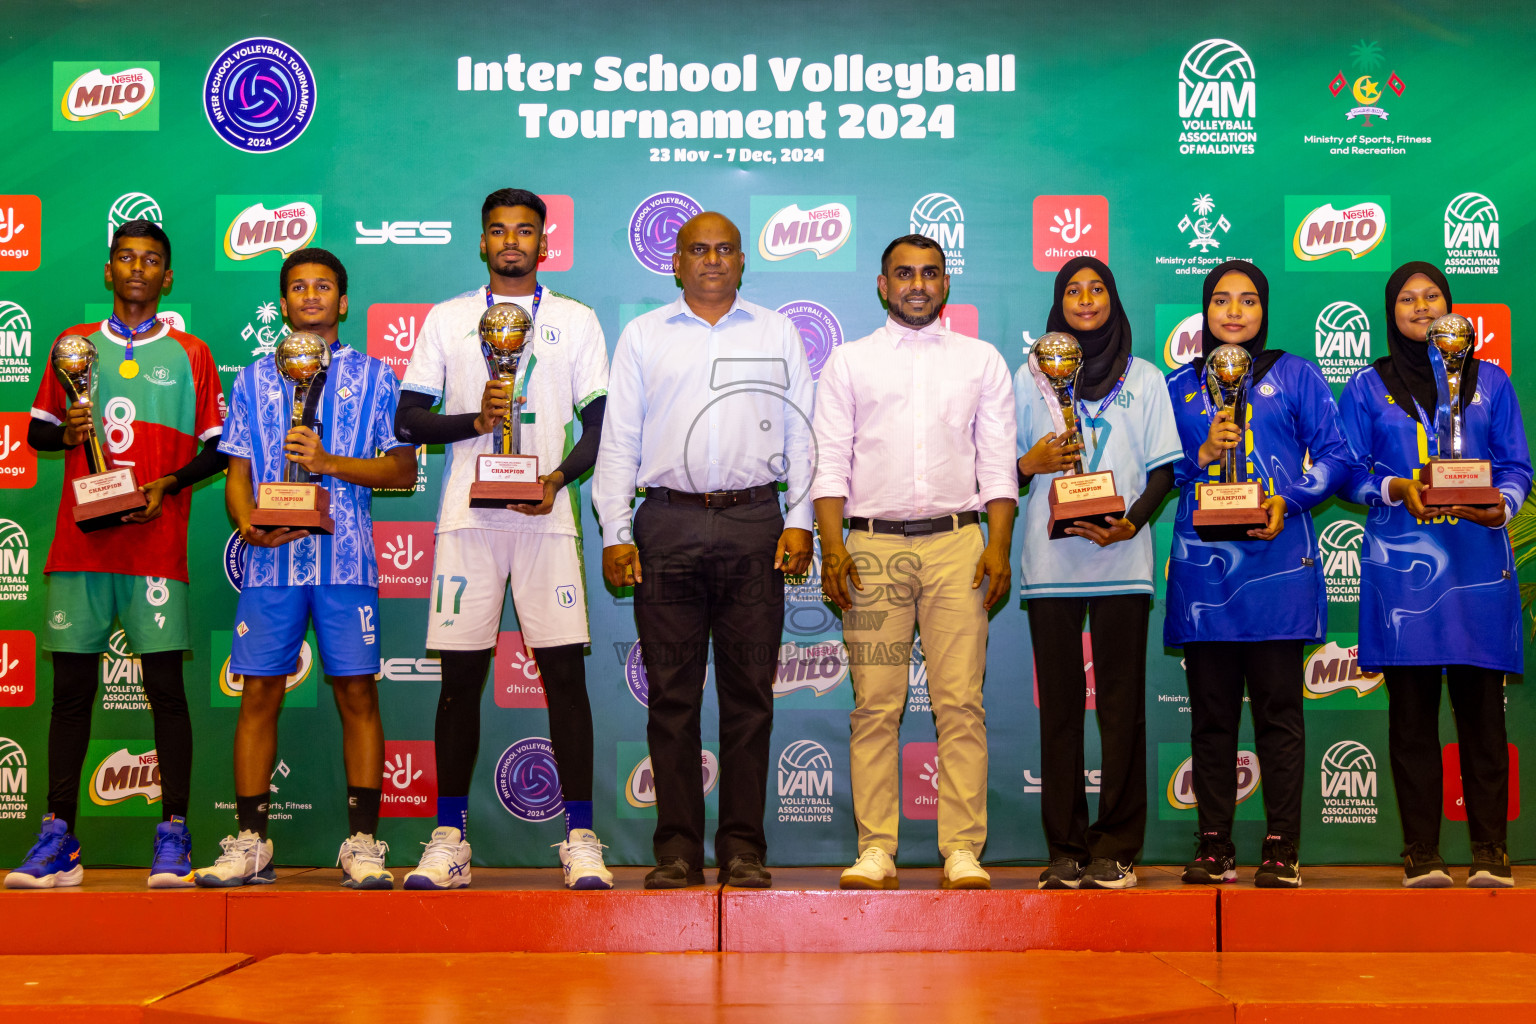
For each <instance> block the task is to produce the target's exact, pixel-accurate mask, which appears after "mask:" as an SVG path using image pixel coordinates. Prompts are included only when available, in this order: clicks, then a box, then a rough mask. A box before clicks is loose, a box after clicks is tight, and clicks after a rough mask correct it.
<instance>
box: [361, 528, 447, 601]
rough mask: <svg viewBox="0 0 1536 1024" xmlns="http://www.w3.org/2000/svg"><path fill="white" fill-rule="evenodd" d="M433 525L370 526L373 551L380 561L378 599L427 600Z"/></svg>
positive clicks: (432, 548) (430, 593) (430, 591)
mask: <svg viewBox="0 0 1536 1024" xmlns="http://www.w3.org/2000/svg"><path fill="white" fill-rule="evenodd" d="M435 529H436V527H435V524H433V523H381V522H378V521H375V522H374V524H373V548H374V551H375V552H376V553H377V555H378V560H379V596H380V597H430V596H431V595H432V556H433V553H434V551H435V550H436V543H435V540H436V538H435V537H434V531H435Z"/></svg>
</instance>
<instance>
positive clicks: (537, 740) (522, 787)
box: [496, 736, 565, 821]
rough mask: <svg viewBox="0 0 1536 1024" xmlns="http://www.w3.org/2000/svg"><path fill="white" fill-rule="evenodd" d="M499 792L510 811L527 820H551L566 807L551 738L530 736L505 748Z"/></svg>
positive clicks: (500, 761)
mask: <svg viewBox="0 0 1536 1024" xmlns="http://www.w3.org/2000/svg"><path fill="white" fill-rule="evenodd" d="M496 795H497V796H498V797H499V798H500V799H501V806H503V807H505V808H506V809H507V813H509V814H511V815H512V816H514V817H517V818H521V819H523V820H524V821H549V820H550V819H552V818H555V817H557V816H559V815H560V813H561V812H562V811H564V810H565V798H564V797H563V796H562V794H561V792H560V771H559V769H558V768H556V767H555V748H554V747H553V746H552V745H551V744H550V742H549V740H547V739H545V738H544V737H542V736H530V737H528V738H527V739H521V740H518V741H517V742H516V743H514V744H512V745H511V746H510V747H508V748H507V749H506V750H504V751H502V754H501V757H500V758H499V759H498V760H497V762H496Z"/></svg>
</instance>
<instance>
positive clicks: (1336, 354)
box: [1313, 302, 1371, 384]
mask: <svg viewBox="0 0 1536 1024" xmlns="http://www.w3.org/2000/svg"><path fill="white" fill-rule="evenodd" d="M1313 332H1314V333H1313V338H1314V340H1315V342H1316V348H1315V349H1314V351H1315V352H1316V354H1317V365H1318V368H1319V369H1321V370H1322V371H1323V376H1324V377H1325V378H1327V380H1328V383H1330V384H1343V383H1344V382H1345V381H1347V380H1349V378H1350V377H1351V376H1353V375H1354V372H1355V371H1356V370H1359V369H1361V368H1362V367H1365V366H1368V365H1370V362H1371V318H1370V317H1368V316H1366V315H1365V310H1363V309H1361V308H1360V307H1359V306H1357V305H1355V304H1354V303H1353V302H1330V303H1328V305H1326V306H1324V307H1323V311H1322V312H1321V313H1319V314H1317V322H1316V323H1315V324H1314V325H1313Z"/></svg>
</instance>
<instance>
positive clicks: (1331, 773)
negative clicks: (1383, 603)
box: [1321, 740, 1377, 825]
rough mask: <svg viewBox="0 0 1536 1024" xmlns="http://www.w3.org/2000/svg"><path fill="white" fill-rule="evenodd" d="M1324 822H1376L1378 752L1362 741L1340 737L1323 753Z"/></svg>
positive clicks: (1370, 823) (1357, 823)
mask: <svg viewBox="0 0 1536 1024" xmlns="http://www.w3.org/2000/svg"><path fill="white" fill-rule="evenodd" d="M1321 777H1322V787H1323V824H1325V825H1329V824H1333V825H1374V824H1375V823H1376V813H1377V811H1376V796H1377V778H1376V755H1375V754H1373V753H1371V748H1370V747H1367V746H1366V745H1365V744H1364V743H1361V742H1359V741H1358V740H1340V741H1339V742H1337V743H1335V744H1334V745H1333V746H1331V747H1329V748H1328V749H1327V750H1326V751H1325V752H1324V753H1323V761H1322V766H1321Z"/></svg>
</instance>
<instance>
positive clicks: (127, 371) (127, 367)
mask: <svg viewBox="0 0 1536 1024" xmlns="http://www.w3.org/2000/svg"><path fill="white" fill-rule="evenodd" d="M117 373H118V376H120V377H122V378H123V379H124V380H133V378H135V377H137V376H138V375H139V364H138V361H137V360H135V359H124V360H123V365H122V366H119V367H118V368H117Z"/></svg>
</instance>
